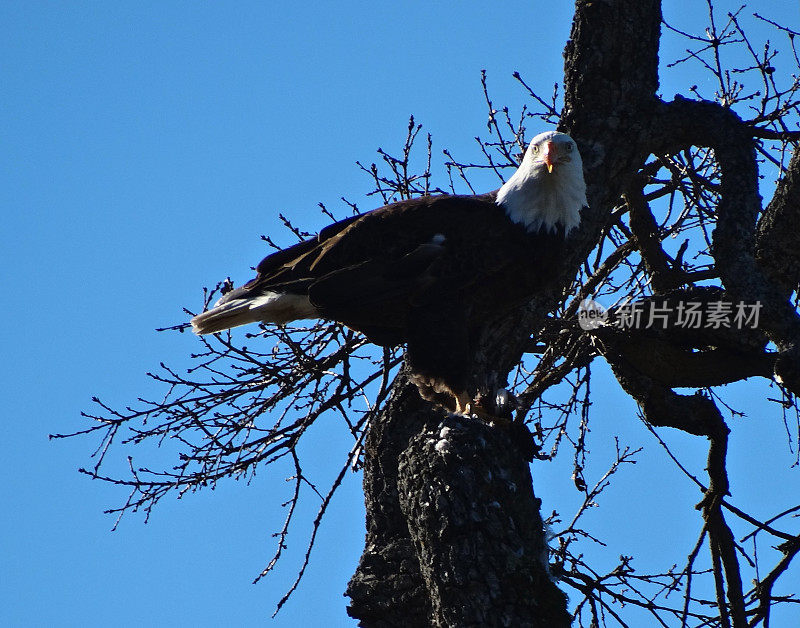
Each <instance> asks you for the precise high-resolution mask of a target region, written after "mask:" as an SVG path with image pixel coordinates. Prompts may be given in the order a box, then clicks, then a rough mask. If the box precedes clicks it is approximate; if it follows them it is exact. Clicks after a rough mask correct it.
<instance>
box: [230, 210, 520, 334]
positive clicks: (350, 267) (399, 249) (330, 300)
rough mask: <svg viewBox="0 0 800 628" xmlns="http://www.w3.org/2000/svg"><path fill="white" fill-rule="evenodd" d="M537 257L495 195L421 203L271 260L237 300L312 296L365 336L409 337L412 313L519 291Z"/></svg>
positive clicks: (359, 219)
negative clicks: (514, 286) (504, 281)
mask: <svg viewBox="0 0 800 628" xmlns="http://www.w3.org/2000/svg"><path fill="white" fill-rule="evenodd" d="M534 253H535V251H534V252H532V250H531V239H530V237H529V236H528V235H527V234H525V232H524V230H523V229H522V228H520V227H518V226H516V225H514V224H513V223H511V222H510V221H509V220H508V219H507V218H506V217H505V214H504V212H503V210H502V209H501V208H500V207H498V206H497V205H495V203H494V195H493V194H489V195H485V196H480V197H472V196H467V197H464V196H437V197H421V198H418V199H412V200H408V201H402V202H400V203H395V204H392V205H387V206H386V207H382V208H380V209H377V210H374V211H372V212H369V213H367V214H362V215H360V216H355V217H352V218H348V219H346V220H344V221H340V222H337V223H335V224H333V225H330V226H329V227H326V228H325V229H323V230H322V231H321V232H320V234H319V235H318V236H317V237H316V238H313V239H310V240H307V241H305V242H301V243H299V244H297V245H295V246H293V247H290V248H288V249H285V250H282V251H278V252H276V253H274V254H273V255H270V256H269V257H267V258H265V259H264V260H263V261H262V262H261V263H260V264H259V265H258V268H257V270H258V276H257V277H256V278H255V279H254V280H252V281H251V282H249V283H248V284H246V285H245V286H243V287H242V288H239V289H238V290H236V291H235V292H236V293H237V294H236V295H234V296H235V297H239V296H255V295H257V294H260V293H263V292H268V291H275V292H290V293H295V294H307V295H308V296H309V298H310V300H311V302H312V303H313V304H314V305H315V306H316V307H317V308H318V309H319V310H320V312H321V313H322V315H323V316H324V317H326V318H331V319H334V320H339V321H342V322H344V323H346V324H348V325H350V326H352V327H355V328H357V329H362V330H365V329H367V328H378V327H392V328H402V327H405V325H406V322H407V317H408V312H409V309H410V308H412V307H425V306H426V304H429V303H433V302H436V301H440V302H441V301H442V300H443V299H456V300H459V301H464V300H469V299H471V298H482V299H489V300H491V299H493V298H494V297H493V296H492V290H493V289H495V287H496V286H495V282H496V281H497V278H498V277H502V276H504V275H505V276H508V275H509V274H511V275H512V278H513V280H514V281H517V280H518V279H519V277H518V276H514V274H515V273H516V274H517V275H518V274H519V272H522V270H523V269H522V268H520V269H519V271H516V270H515V267H516V266H524V265H527V264H526V261H529V260H530V259H531V258H532V255H533V254H534ZM506 271H512V272H511V273H510V272H506ZM500 289H501V290H502V291H503V292H505V293H507V292H508V291H509V289H510V288H508V287H507V286H504V285H503V286H500ZM232 298H233V297H232Z"/></svg>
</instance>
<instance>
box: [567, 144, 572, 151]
mask: <svg viewBox="0 0 800 628" xmlns="http://www.w3.org/2000/svg"><path fill="white" fill-rule="evenodd" d="M565 146H566V149H567V152H570V151H571V150H572V142H567V143H566V145H565Z"/></svg>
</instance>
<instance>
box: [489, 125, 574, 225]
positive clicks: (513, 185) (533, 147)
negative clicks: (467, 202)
mask: <svg viewBox="0 0 800 628" xmlns="http://www.w3.org/2000/svg"><path fill="white" fill-rule="evenodd" d="M496 202H497V204H498V205H500V206H502V207H503V208H504V209H505V210H506V214H507V215H508V217H509V218H510V219H511V220H513V221H514V222H516V223H518V224H521V225H524V226H525V227H526V228H527V230H528V231H531V232H535V231H538V230H539V229H543V230H544V231H552V230H554V229H555V228H556V227H557V226H558V225H559V224H561V225H563V227H564V233H565V234H567V233H569V232H570V230H572V229H574V228H575V227H577V226H578V223H579V222H580V210H581V207H583V206H584V205H586V204H587V203H586V183H585V182H584V180H583V162H582V161H581V156H580V153H578V148H577V146H575V142H574V141H573V139H572V138H571V137H570V136H569V135H567V134H566V133H559V132H558V131H547V132H545V133H540V134H539V135H537V136H536V137H534V138H533V140H531V143H530V145H529V146H528V150H526V151H525V155H524V156H523V158H522V163H521V164H520V166H519V168H518V169H517V171H516V172H515V173H514V174H513V175H512V176H511V178H510V179H509V180H508V181H506V182H505V184H503V187H501V188H500V191H499V192H498V193H497V201H496Z"/></svg>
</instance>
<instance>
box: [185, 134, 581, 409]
mask: <svg viewBox="0 0 800 628" xmlns="http://www.w3.org/2000/svg"><path fill="white" fill-rule="evenodd" d="M585 204H586V185H585V183H584V180H583V166H582V162H581V157H580V154H579V153H578V149H577V147H576V146H575V142H574V141H573V140H572V138H570V137H569V135H566V134H565V133H559V132H555V131H549V132H546V133H541V134H539V135H537V136H536V137H535V138H533V140H532V141H531V143H530V145H529V146H528V148H527V150H526V151H525V154H524V155H523V158H522V163H521V164H520V166H519V168H518V169H517V171H516V172H515V173H514V174H513V175H512V176H511V178H510V179H509V180H508V181H506V183H505V184H504V185H503V186H502V187H501V188H500V189H499V190H496V191H494V192H490V193H488V194H483V195H476V196H448V195H443V196H423V197H419V198H414V199H410V200H404V201H400V202H398V203H392V204H390V205H386V206H385V207H380V208H378V209H374V210H372V211H370V212H367V213H364V214H360V215H358V216H353V217H350V218H346V219H345V220H341V221H339V222H336V223H334V224H332V225H330V226H328V227H325V228H324V229H323V230H322V231H321V232H320V233H319V234H318V235H317V236H316V237H315V238H311V239H309V240H305V241H303V242H300V243H298V244H295V245H294V246H291V247H289V248H287V249H283V250H280V251H277V252H275V253H273V254H272V255H269V256H268V257H266V258H264V259H263V260H262V261H261V263H260V264H259V265H258V267H257V268H256V271H257V275H256V277H255V278H254V279H252V280H251V281H249V282H248V283H246V284H245V285H243V286H242V287H240V288H237V289H235V290H231V291H230V292H228V293H227V294H225V295H224V296H223V297H222V298H221V299H220V300H219V301H218V302H217V303H216V304H215V306H214V307H213V308H212V309H210V310H208V311H206V312H203V313H202V314H198V315H197V316H195V317H194V318H193V319H192V327H193V329H194V331H195V332H196V333H198V334H210V333H214V332H219V331H222V330H224V329H229V328H231V327H236V326H237V325H245V324H247V323H255V322H263V323H274V324H279V325H282V324H285V323H288V322H290V321H294V320H299V319H316V318H320V319H329V320H335V321H339V322H341V323H343V324H345V325H347V326H348V327H350V328H352V329H355V330H358V331H360V332H361V333H363V334H364V335H365V336H366V337H367V338H368V339H369V340H370V341H371V342H373V343H375V344H377V345H381V346H384V347H387V346H396V345H399V344H402V343H406V344H407V353H406V359H407V362H408V365H409V367H410V370H411V373H412V377H413V379H414V382H415V383H416V385H417V387H418V388H419V391H420V393H421V395H422V396H423V397H424V398H425V399H428V400H430V401H436V402H438V403H440V404H441V405H444V406H445V407H448V408H449V409H450V410H455V411H456V412H459V413H469V412H470V411H472V410H473V409H474V404H472V397H471V395H470V394H469V392H468V390H467V388H468V379H469V364H470V357H471V353H470V345H471V342H472V341H473V339H474V337H475V334H476V333H477V332H478V331H479V330H480V328H481V326H482V325H483V324H484V323H485V322H486V321H487V320H489V319H490V318H491V317H493V316H496V315H497V314H500V313H502V312H504V311H507V310H509V309H510V308H513V307H514V306H517V305H521V304H523V303H525V302H526V301H527V300H529V299H530V297H531V296H532V295H533V294H534V293H535V292H536V291H537V290H540V289H541V288H542V287H543V286H545V285H546V284H547V282H548V280H549V279H550V278H551V277H552V276H553V272H554V270H555V268H556V267H557V265H558V263H559V260H560V258H561V256H562V255H561V254H562V252H563V245H564V239H565V236H566V235H567V234H568V233H569V232H570V231H571V230H572V229H574V228H575V227H576V226H577V225H578V223H579V221H580V214H579V212H580V209H581V208H582V207H583V206H584V205H585Z"/></svg>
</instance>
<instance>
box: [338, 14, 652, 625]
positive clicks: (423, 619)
mask: <svg viewBox="0 0 800 628" xmlns="http://www.w3.org/2000/svg"><path fill="white" fill-rule="evenodd" d="M659 28H660V6H659V2H657V1H656V0H615V1H612V2H588V1H584V0H579V1H578V2H577V4H576V14H575V20H574V23H573V28H572V35H571V38H570V41H569V43H568V44H567V50H566V65H565V81H566V107H565V111H564V117H563V120H562V125H561V127H562V128H563V129H564V130H566V131H568V132H569V133H571V134H572V136H573V137H574V138H575V139H576V141H577V142H578V144H579V146H580V148H581V152H582V154H583V155H584V164H585V167H586V175H587V184H588V188H589V195H588V196H589V203H590V206H591V208H592V209H591V210H590V211H588V212H584V216H583V226H582V229H581V231H580V233H579V234H578V235H577V237H574V238H572V241H573V251H574V253H573V255H572V256H571V258H570V260H569V261H568V263H567V264H565V266H564V269H563V272H562V274H561V277H562V278H563V283H565V284H566V283H568V282H569V281H570V279H571V277H574V274H575V271H576V270H577V267H578V265H579V264H580V263H581V262H582V261H583V260H584V259H585V258H586V255H587V254H588V253H589V251H590V250H591V248H592V246H593V245H594V242H596V240H597V237H598V234H599V232H600V229H601V228H602V226H603V225H604V224H605V223H606V221H607V216H608V215H609V213H610V209H611V208H612V207H613V205H614V204H615V202H616V201H617V199H619V197H620V195H621V194H622V192H623V191H624V190H625V188H626V185H627V184H628V180H629V179H630V178H631V177H632V176H633V175H634V174H635V173H636V172H637V170H638V169H639V167H640V166H641V165H642V163H643V160H644V158H645V157H646V155H647V150H646V149H644V148H643V146H645V144H644V142H642V141H641V138H642V137H643V136H645V134H646V133H647V132H648V124H649V118H648V117H643V116H642V112H643V110H644V111H646V110H653V109H654V108H655V106H656V99H655V91H656V89H657V87H658V78H657V76H658V67H657V66H658V38H659ZM554 304H555V296H554V293H553V294H548V295H540V296H539V297H538V298H537V299H536V300H535V301H534V302H533V303H531V304H530V305H529V306H528V307H526V308H524V309H522V310H520V311H518V312H514V313H512V314H511V315H508V316H506V317H504V318H502V319H501V320H499V321H498V322H497V324H496V325H490V326H487V331H486V333H484V335H483V337H482V338H481V341H480V342H479V343H478V347H477V351H476V355H475V356H474V360H473V373H474V375H475V384H476V388H477V389H478V390H480V391H482V392H491V391H492V390H494V389H496V388H497V387H499V386H502V385H504V384H505V381H506V377H507V375H508V373H509V371H510V369H511V368H512V367H513V366H514V365H515V364H516V363H517V362H518V360H519V359H520V356H521V355H522V353H523V351H524V348H525V346H526V345H527V343H528V340H529V338H530V334H531V332H532V331H533V330H534V328H535V322H536V321H539V320H541V319H542V317H543V316H544V315H545V314H546V313H547V312H548V311H549V310H550V309H552V307H553V306H554ZM364 489H365V496H366V506H367V539H366V547H365V550H364V553H363V555H362V557H361V561H360V564H359V566H358V569H357V571H356V573H355V575H354V576H353V578H352V580H351V581H350V584H349V587H348V590H347V595H349V596H350V598H351V600H352V602H351V605H350V607H349V609H348V612H349V613H350V615H351V616H353V617H355V618H357V619H359V620H360V623H361V625H362V626H368V627H373V626H374V627H383V626H427V625H436V626H493V625H496V626H541V627H545V626H548V627H558V626H568V625H569V623H570V620H569V615H568V613H567V610H566V597H565V596H564V594H563V593H562V592H561V591H560V590H559V589H558V588H557V587H556V586H555V585H554V584H553V581H552V580H551V579H550V577H549V574H548V572H547V566H546V563H547V559H546V556H545V554H544V550H545V532H544V530H543V527H542V519H541V515H540V513H539V506H540V502H539V500H537V498H536V497H535V495H534V492H533V489H532V482H531V477H530V472H529V468H528V465H527V463H526V462H525V461H524V459H523V457H522V455H521V453H520V451H519V450H518V449H517V448H516V447H515V446H514V443H513V442H512V438H511V435H510V434H509V433H508V432H506V431H503V430H502V429H497V428H493V427H490V426H487V425H485V424H482V423H480V422H478V421H470V420H458V419H455V418H452V417H446V416H445V415H444V414H443V413H441V412H438V411H435V410H432V409H431V407H430V406H429V405H427V404H425V403H423V402H421V401H420V399H419V396H418V395H417V393H416V390H415V389H414V387H413V385H411V384H409V382H408V380H407V378H406V377H404V376H403V375H402V374H401V376H400V377H399V378H398V380H397V382H396V383H395V385H394V390H393V394H392V398H391V400H390V402H389V403H388V404H387V407H386V409H385V411H384V412H383V413H382V415H381V416H380V418H379V420H378V421H377V422H376V423H375V424H374V425H373V426H372V428H371V431H370V433H369V435H368V437H367V441H366V447H365V468H364Z"/></svg>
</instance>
